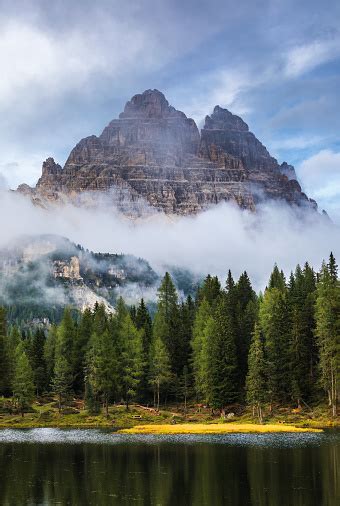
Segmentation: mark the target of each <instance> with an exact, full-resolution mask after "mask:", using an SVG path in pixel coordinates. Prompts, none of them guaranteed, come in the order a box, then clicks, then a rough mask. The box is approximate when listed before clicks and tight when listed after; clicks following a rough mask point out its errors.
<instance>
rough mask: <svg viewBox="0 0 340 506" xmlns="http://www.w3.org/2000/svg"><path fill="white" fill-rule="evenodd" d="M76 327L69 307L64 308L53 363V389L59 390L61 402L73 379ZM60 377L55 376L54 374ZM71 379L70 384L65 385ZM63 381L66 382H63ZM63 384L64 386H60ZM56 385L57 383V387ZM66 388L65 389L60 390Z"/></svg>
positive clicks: (70, 387) (71, 385)
mask: <svg viewBox="0 0 340 506" xmlns="http://www.w3.org/2000/svg"><path fill="white" fill-rule="evenodd" d="M75 336H76V327H75V323H74V321H73V318H72V314H71V309H70V308H69V307H67V308H65V310H64V314H63V318H62V320H61V323H60V325H59V326H58V329H57V337H56V342H55V365H54V379H53V384H54V391H55V392H56V393H57V391H56V388H58V389H59V390H60V392H59V394H58V395H59V401H60V403H61V398H62V396H64V397H65V396H66V394H67V393H68V392H69V391H70V390H71V389H72V388H73V386H74V385H73V383H74V379H75V362H76V353H77V349H76V346H75ZM57 373H58V374H60V377H56V374H57ZM69 380H71V384H70V385H69V386H68V387H66V383H67V384H68V382H69ZM64 382H66V383H65V384H64ZM63 384H64V386H62V385H63ZM57 385H59V386H58V387H57ZM63 388H64V389H66V390H65V391H62V390H63Z"/></svg>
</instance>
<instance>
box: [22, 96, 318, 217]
mask: <svg viewBox="0 0 340 506" xmlns="http://www.w3.org/2000/svg"><path fill="white" fill-rule="evenodd" d="M18 191H19V192H21V193H23V194H25V195H27V196H29V197H30V198H31V199H32V200H33V201H34V202H35V203H37V204H40V205H44V203H45V202H48V201H52V202H54V201H65V200H67V201H69V200H71V201H73V202H74V203H76V204H78V205H83V204H89V203H90V202H91V200H92V201H93V200H95V199H96V197H97V196H98V194H99V192H100V195H102V194H107V193H108V194H109V199H110V202H111V203H112V204H114V205H115V206H118V208H120V209H121V210H123V211H124V212H127V213H130V212H131V210H132V208H133V205H134V204H136V203H139V204H140V207H139V208H138V209H139V210H140V211H141V212H143V205H142V204H143V202H145V201H146V202H147V203H148V204H150V205H151V206H153V207H154V208H156V209H157V210H161V211H164V212H165V213H169V214H194V213H197V212H199V211H201V210H203V209H207V208H208V207H210V206H212V205H214V204H217V203H219V202H221V201H233V202H235V203H237V204H238V205H239V206H240V207H241V208H245V209H250V210H255V208H256V205H257V204H258V203H259V202H261V201H265V200H268V199H275V200H283V201H286V202H288V203H289V204H292V205H297V206H308V207H311V208H315V207H316V203H315V202H314V201H312V200H310V199H308V198H307V196H306V195H305V194H304V193H302V191H301V187H300V185H299V183H298V182H297V180H296V175H295V171H294V168H293V167H292V166H291V165H288V164H287V163H285V162H284V163H283V164H282V165H279V164H278V162H277V161H276V160H275V158H273V157H271V156H270V154H269V153H268V151H267V149H266V148H265V147H264V146H263V145H262V144H261V142H260V141H259V140H258V139H257V138H256V137H255V135H254V134H253V133H251V132H250V131H249V128H248V125H247V124H246V123H245V122H244V121H243V120H242V119H241V118H239V117H238V116H235V115H234V114H232V113H231V112H229V111H228V110H226V109H222V108H221V107H219V106H216V107H215V109H214V111H213V114H212V115H211V116H207V117H206V119H205V125H204V128H203V129H202V131H201V134H200V132H199V130H198V128H197V126H196V123H195V122H194V120H192V119H190V118H187V117H186V115H185V114H184V113H183V112H181V111H177V110H176V109H174V108H173V107H171V106H170V105H169V103H168V101H167V100H166V98H165V97H164V95H163V94H162V93H161V92H160V91H158V90H147V91H145V92H144V93H142V94H140V95H135V96H134V97H132V99H131V100H130V101H129V102H128V103H127V104H126V106H125V108H124V112H122V113H121V114H120V115H119V119H114V120H113V121H111V123H109V125H108V126H107V127H106V128H104V130H103V132H102V134H101V135H100V136H99V137H96V136H95V135H92V136H90V137H86V138H85V139H82V140H81V141H80V142H79V143H78V144H77V145H76V147H75V148H74V149H73V150H72V151H71V153H70V155H69V157H68V159H67V161H66V164H65V166H64V168H61V167H60V165H58V164H56V163H55V162H54V160H53V159H52V158H48V159H47V160H46V161H45V162H44V163H43V169H42V176H41V178H40V179H39V181H38V183H37V185H36V187H35V188H30V187H29V186H27V185H20V186H19V188H18Z"/></svg>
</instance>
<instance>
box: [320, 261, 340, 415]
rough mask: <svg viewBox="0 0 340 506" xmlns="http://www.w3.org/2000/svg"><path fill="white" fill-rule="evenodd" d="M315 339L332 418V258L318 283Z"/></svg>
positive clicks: (335, 385) (336, 325)
mask: <svg viewBox="0 0 340 506" xmlns="http://www.w3.org/2000/svg"><path fill="white" fill-rule="evenodd" d="M316 336H317V339H318V346H319V353H320V370H321V384H322V386H323V388H324V389H325V391H326V392H327V394H328V400H329V405H330V407H331V408H332V414H333V416H336V409H337V400H338V396H339V365H340V364H339V360H340V358H339V357H340V349H339V341H340V338H339V336H340V285H339V281H338V279H337V266H336V263H335V260H334V257H333V255H332V257H331V258H330V262H329V265H328V266H327V265H326V264H325V263H324V264H323V266H322V268H321V272H320V276H319V282H318V284H317V298H316Z"/></svg>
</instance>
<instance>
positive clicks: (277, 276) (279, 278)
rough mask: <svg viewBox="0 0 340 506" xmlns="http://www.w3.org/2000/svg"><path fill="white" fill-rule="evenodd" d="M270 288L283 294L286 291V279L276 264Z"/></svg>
mask: <svg viewBox="0 0 340 506" xmlns="http://www.w3.org/2000/svg"><path fill="white" fill-rule="evenodd" d="M268 288H269V289H272V288H277V289H278V290H280V291H281V292H284V291H285V289H286V279H285V275H284V273H283V271H280V270H279V268H278V266H277V265H276V264H275V266H274V269H273V271H272V273H271V275H270V278H269V284H268Z"/></svg>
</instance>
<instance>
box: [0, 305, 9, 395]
mask: <svg viewBox="0 0 340 506" xmlns="http://www.w3.org/2000/svg"><path fill="white" fill-rule="evenodd" d="M8 366H9V357H8V353H7V320H6V310H5V309H4V308H2V307H0V395H9V394H10V371H9V367H8Z"/></svg>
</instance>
